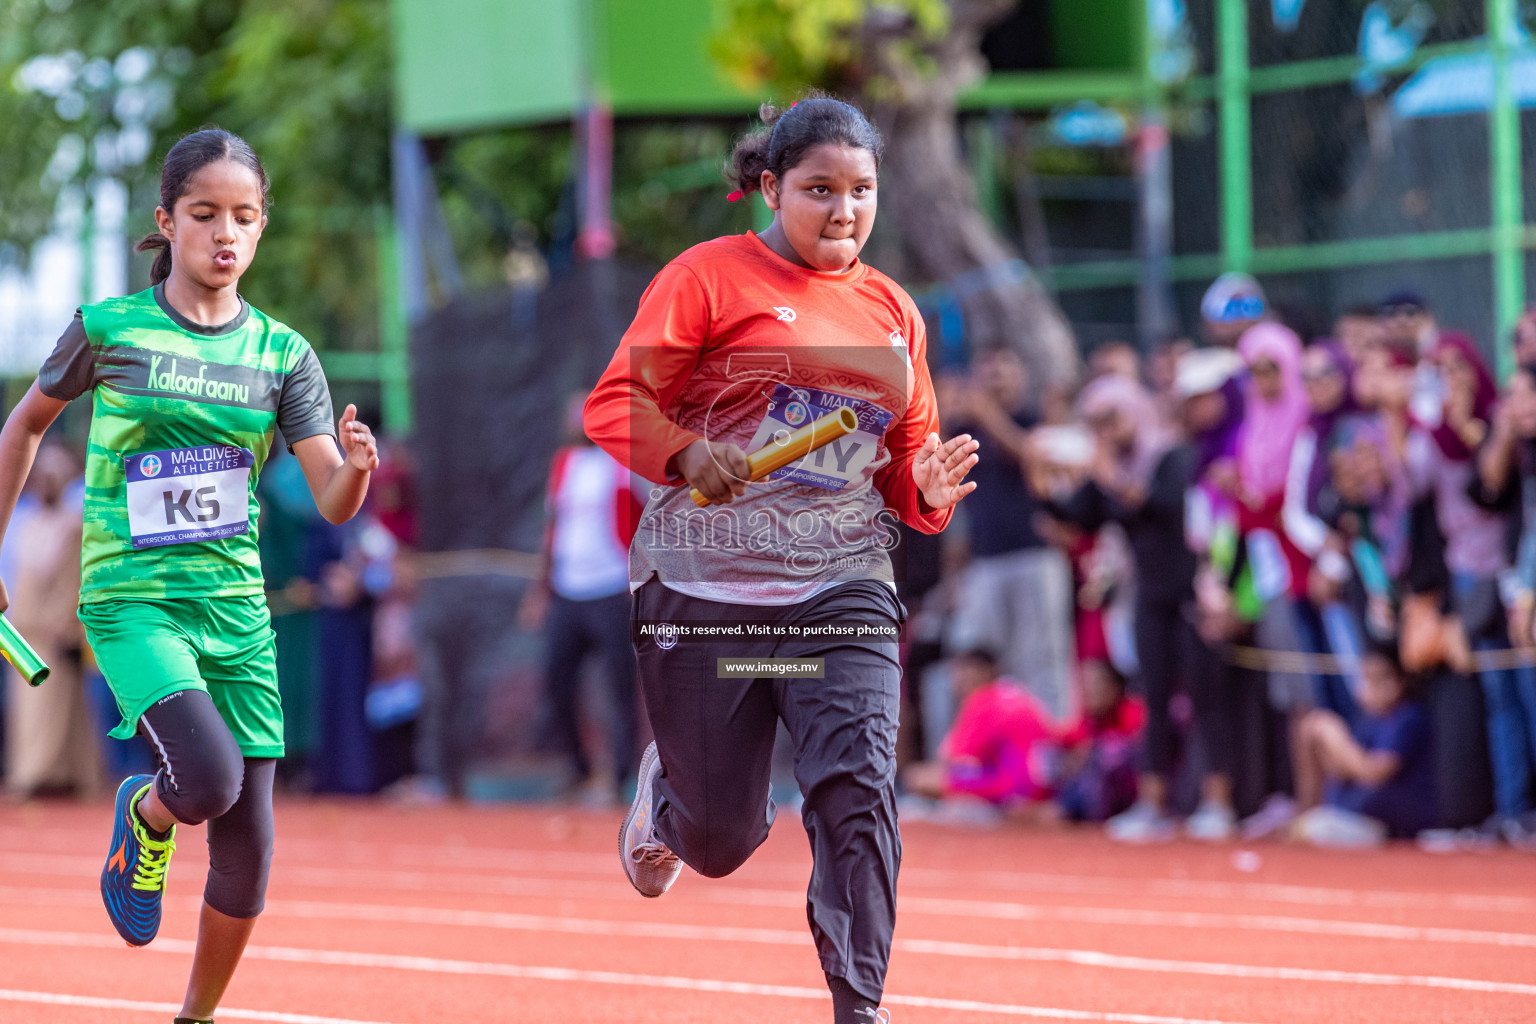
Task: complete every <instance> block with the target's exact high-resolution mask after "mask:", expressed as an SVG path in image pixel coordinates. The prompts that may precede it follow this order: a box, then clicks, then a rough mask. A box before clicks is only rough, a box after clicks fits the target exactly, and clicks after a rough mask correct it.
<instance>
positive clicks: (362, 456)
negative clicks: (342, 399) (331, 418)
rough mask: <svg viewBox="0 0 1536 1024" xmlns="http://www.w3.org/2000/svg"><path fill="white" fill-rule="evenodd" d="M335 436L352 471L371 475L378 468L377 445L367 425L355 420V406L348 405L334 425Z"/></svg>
mask: <svg viewBox="0 0 1536 1024" xmlns="http://www.w3.org/2000/svg"><path fill="white" fill-rule="evenodd" d="M336 436H337V437H339V438H340V439H341V450H342V451H344V452H346V453H347V461H348V462H350V463H351V464H352V467H353V468H354V469H360V470H362V471H363V472H364V473H371V472H373V471H374V470H376V469H378V468H379V443H378V442H377V441H375V440H374V439H373V431H371V430H369V429H368V424H366V423H360V422H358V419H357V406H355V405H349V406H347V408H346V411H345V412H343V413H342V414H341V422H340V423H338V424H337V425H336Z"/></svg>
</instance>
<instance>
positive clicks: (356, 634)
mask: <svg viewBox="0 0 1536 1024" xmlns="http://www.w3.org/2000/svg"><path fill="white" fill-rule="evenodd" d="M1201 314H1202V321H1201V328H1200V331H1199V332H1198V336H1197V337H1195V338H1191V339H1174V340H1170V341H1169V342H1168V343H1166V344H1165V345H1163V346H1162V347H1160V348H1159V349H1158V350H1157V351H1154V352H1151V353H1145V354H1144V353H1141V352H1139V351H1137V350H1136V349H1135V348H1133V347H1131V346H1129V345H1126V344H1121V343H1111V344H1106V345H1103V346H1100V347H1099V348H1098V349H1096V350H1095V351H1093V352H1092V353H1090V354H1089V358H1088V360H1087V371H1086V373H1085V376H1084V379H1083V380H1081V381H1078V382H1074V383H1072V384H1070V385H1061V384H1051V385H1049V386H1036V382H1035V381H1032V379H1031V374H1030V372H1029V369H1028V368H1027V365H1026V363H1025V361H1024V360H1023V359H1022V358H1021V357H1020V356H1019V354H1018V353H1016V352H1014V351H1012V350H1007V349H1003V350H997V351H989V352H982V353H977V354H976V355H975V356H974V358H973V359H972V360H971V362H970V363H969V365H967V366H964V367H959V368H952V369H950V370H946V371H942V372H940V373H938V374H937V375H936V387H937V390H938V393H939V401H940V404H941V413H942V416H943V419H944V422H945V429H946V432H947V433H950V434H956V433H961V432H965V433H970V434H973V435H975V436H977V437H979V438H980V439H981V441H982V448H981V452H980V463H979V464H978V466H977V467H976V469H975V470H974V472H973V474H972V478H973V479H975V480H976V481H977V483H978V484H979V487H978V489H977V490H976V491H975V493H973V494H972V495H971V496H970V497H969V498H967V499H966V501H965V502H963V503H962V505H961V508H960V514H959V515H958V516H957V518H956V522H955V525H954V526H953V527H952V528H951V529H950V530H949V531H948V532H946V533H945V534H943V535H940V536H937V537H927V536H922V535H918V534H915V533H911V532H904V534H903V539H902V544H901V545H900V547H899V557H898V564H899V565H900V572H899V580H898V586H899V587H900V589H901V591H902V597H903V600H904V601H905V603H906V605H907V607H908V609H909V612H910V619H909V623H908V629H907V635H906V639H905V641H904V645H903V655H904V658H905V661H906V674H905V691H906V692H905V707H904V709H903V716H902V729H903V739H902V745H901V751H900V762H901V765H902V768H901V776H900V778H901V783H902V787H903V792H904V800H905V804H904V813H905V814H908V815H918V816H921V815H927V816H930V817H934V818H939V819H945V818H958V819H960V820H966V821H1000V820H1004V819H1007V818H1009V817H1014V816H1022V817H1025V818H1029V819H1034V820H1039V819H1048V820H1052V821H1056V820H1062V819H1065V820H1071V821H1081V822H1091V823H1102V826H1103V827H1104V828H1105V829H1106V830H1107V832H1108V834H1109V835H1110V836H1111V837H1113V838H1115V839H1117V840H1121V841H1126V842H1156V841H1163V840H1169V839H1172V838H1174V837H1176V836H1179V835H1181V834H1182V835H1187V836H1189V837H1192V838H1195V839H1200V840H1207V841H1218V842H1219V841H1234V840H1239V839H1241V840H1244V841H1252V840H1257V839H1260V838H1264V837H1270V836H1273V837H1286V838H1291V839H1295V840H1300V841H1307V842H1313V843H1317V844H1321V845H1333V846H1358V845H1374V844H1377V843H1380V842H1384V841H1386V840H1387V839H1389V838H1394V837H1397V838H1411V839H1414V840H1416V841H1417V842H1419V843H1420V844H1421V845H1424V846H1426V847H1428V848H1432V849H1464V848H1473V847H1485V846H1488V845H1492V844H1497V843H1509V844H1512V845H1514V846H1517V847H1521V848H1527V849H1532V850H1536V815H1533V813H1532V783H1533V775H1536V635H1533V619H1536V311H1533V312H1532V313H1529V314H1527V316H1525V317H1524V318H1522V319H1521V321H1520V323H1519V325H1518V327H1517V328H1516V330H1515V334H1514V337H1513V338H1512V339H1509V342H1508V344H1509V345H1511V346H1512V349H1513V353H1514V360H1513V363H1514V366H1515V369H1514V372H1513V373H1512V375H1511V376H1509V378H1508V380H1507V382H1506V384H1505V386H1504V387H1503V388H1502V390H1501V389H1500V388H1499V387H1498V385H1497V383H1496V377H1495V374H1494V373H1493V372H1492V370H1491V369H1490V363H1489V355H1488V353H1487V352H1486V351H1485V350H1484V348H1483V347H1481V346H1479V344H1477V342H1475V341H1474V340H1473V339H1472V338H1470V337H1468V336H1467V335H1466V334H1464V333H1461V332H1459V331H1457V330H1455V329H1453V328H1451V327H1449V326H1447V325H1442V324H1440V323H1439V322H1438V321H1437V320H1436V317H1435V315H1434V311H1433V310H1432V309H1431V308H1430V306H1429V304H1428V303H1427V302H1426V301H1425V299H1424V298H1423V296H1421V295H1418V294H1415V293H1412V292H1407V291H1403V292H1398V293H1396V294H1392V295H1389V296H1386V297H1385V298H1383V299H1382V300H1381V301H1379V302H1377V303H1375V304H1373V305H1368V306H1360V307H1355V308H1351V309H1350V310H1348V311H1347V312H1345V313H1344V315H1342V316H1340V317H1338V318H1337V320H1336V321H1334V322H1333V323H1332V324H1331V325H1330V326H1329V327H1328V328H1327V329H1326V330H1319V329H1317V328H1316V327H1311V328H1309V327H1307V326H1305V324H1304V323H1303V322H1301V321H1305V320H1307V319H1308V318H1306V317H1295V316H1288V315H1283V314H1282V313H1281V312H1277V310H1276V309H1274V308H1273V307H1272V306H1271V304H1270V303H1269V301H1268V300H1267V298H1266V296H1265V293H1264V291H1263V289H1262V287H1261V286H1260V284H1259V283H1258V282H1257V281H1255V280H1254V279H1252V278H1250V277H1246V276H1243V275H1226V276H1223V277H1222V278H1221V279H1219V280H1218V281H1216V282H1215V283H1214V284H1213V285H1212V286H1211V288H1210V289H1209V291H1208V292H1207V293H1206V295H1205V298H1204V301H1203V302H1202V305H1201ZM579 410H580V396H575V397H573V399H572V400H571V403H570V408H569V409H568V410H567V421H568V422H567V424H566V435H567V436H566V442H565V444H564V446H563V447H561V448H560V449H559V451H558V452H556V454H555V456H554V459H553V462H552V464H551V467H550V475H549V481H548V488H547V497H546V520H547V529H546V531H545V536H544V545H543V551H542V553H541V555H540V557H539V558H538V560H537V565H538V567H539V568H538V570H537V572H536V573H534V576H535V578H533V579H531V580H529V581H528V585H527V588H526V591H525V595H524V599H523V604H522V609H521V614H520V616H519V621H518V622H517V623H511V622H509V623H507V626H506V628H507V630H509V631H511V630H520V631H522V632H523V633H524V634H527V635H529V636H535V637H538V638H540V639H541V640H542V647H541V649H540V650H539V651H538V652H536V653H533V654H531V655H530V656H529V657H528V659H527V660H528V661H529V662H530V671H529V672H528V673H527V675H526V676H523V677H518V678H525V679H529V680H536V682H532V683H531V685H532V687H534V688H537V689H538V690H539V695H538V703H539V708H540V710H539V713H538V715H537V718H538V722H537V725H536V726H535V727H534V728H533V730H532V731H533V732H534V733H536V734H537V735H536V739H537V747H538V751H537V753H538V754H542V756H543V757H544V759H545V760H546V761H549V762H551V763H554V764H555V765H557V766H558V767H557V769H556V772H555V774H556V775H557V782H556V784H554V785H553V786H550V787H546V788H544V789H542V790H539V792H543V793H545V794H549V793H556V794H563V795H565V796H566V797H569V798H575V799H581V800H583V801H588V802H596V803H600V804H611V803H613V802H615V801H618V800H621V799H622V798H623V796H624V793H625V789H626V787H628V786H631V785H633V773H634V770H635V762H636V756H637V751H638V749H639V748H640V746H641V745H642V744H643V741H644V739H645V736H644V733H645V720H644V714H643V709H641V708H640V707H639V706H638V699H637V696H636V692H635V678H634V658H633V653H632V651H631V649H630V645H629V642H628V641H629V637H628V569H627V549H628V543H629V539H630V537H631V536H632V535H633V532H634V529H635V526H636V523H637V522H638V518H639V513H640V509H641V503H642V500H643V498H644V495H645V493H646V490H647V487H648V485H645V484H643V482H640V481H637V480H636V479H635V478H633V477H632V476H631V475H630V474H629V473H627V472H625V471H623V470H622V469H621V468H620V467H619V466H618V465H617V464H616V463H614V462H613V460H612V459H610V458H609V457H608V456H606V455H605V454H604V453H602V452H601V451H600V450H599V449H597V448H595V447H593V446H592V445H590V443H588V442H587V441H586V439H585V438H584V437H583V436H582V434H581V430H580V419H579ZM280 448H281V446H278V447H277V448H275V449H274V452H275V453H277V452H278V451H279V449H280ZM80 473H81V463H80V460H79V458H78V454H77V453H75V452H72V451H70V450H69V449H68V448H67V447H64V446H62V445H59V444H50V445H48V446H46V447H45V448H44V450H43V452H42V453H41V454H40V456H39V459H38V463H37V468H36V470H35V472H34V473H33V476H32V479H31V480H30V481H29V484H28V488H27V492H26V495H25V496H24V499H23V501H22V503H21V506H20V507H19V508H18V511H17V514H16V516H15V518H14V520H13V522H12V524H11V529H10V534H9V535H8V536H7V537H6V538H5V542H4V544H3V546H0V576H3V577H4V579H5V581H6V584H7V586H8V588H9V590H10V594H11V597H12V610H11V612H10V617H11V619H12V621H13V622H14V624H15V625H16V626H17V627H18V628H19V629H20V630H21V631H22V633H23V634H24V635H26V636H27V637H28V638H29V639H30V640H31V642H32V643H33V644H34V645H35V646H36V647H37V648H38V649H39V652H40V653H41V654H42V655H43V657H44V658H45V660H47V661H48V663H49V664H50V665H51V666H53V672H54V675H53V678H52V679H51V680H50V681H49V682H48V683H47V684H45V685H44V686H42V687H40V688H37V689H30V688H28V687H27V686H26V685H25V684H24V683H23V682H21V681H20V680H19V679H18V678H17V677H16V676H15V674H14V673H10V675H9V679H8V684H7V687H6V690H5V694H4V699H3V701H0V711H3V716H4V721H5V730H4V741H3V745H4V753H5V756H4V783H5V788H6V791H7V792H8V793H9V794H10V795H11V796H12V797H15V798H23V799H25V798H28V797H33V796H47V795H63V794H76V795H83V796H90V795H94V794H97V793H99V792H100V791H101V786H102V784H103V782H104V779H106V778H110V777H112V776H115V775H121V774H122V773H123V772H124V771H127V770H131V769H134V768H136V767H140V766H142V765H144V764H145V763H146V757H147V754H146V752H145V751H144V750H143V749H142V747H141V746H140V745H136V744H123V743H118V742H116V741H110V740H105V739H102V736H103V735H104V733H105V731H106V724H108V723H110V722H111V721H112V720H113V719H114V717H115V710H114V709H113V708H112V698H111V695H110V693H109V691H108V690H107V688H106V686H105V683H104V681H103V680H102V679H101V677H100V675H99V673H97V672H96V670H95V667H94V665H93V664H92V661H91V658H90V652H89V651H88V650H86V649H85V646H84V642H83V637H82V635H81V632H80V628H79V624H78V621H77V619H76V617H75V615H74V605H75V602H76V599H77V596H78V585H79V572H78V564H79V534H80V514H81V513H80V509H81V500H80V498H81V489H82V486H83V485H82V481H81V479H80ZM260 497H261V499H262V504H263V513H262V520H261V546H262V557H263V563H264V568H265V571H266V575H267V582H268V587H269V598H270V603H271V606H272V611H273V624H274V629H275V631H276V633H277V640H278V657H279V674H280V679H281V685H282V687H283V690H284V693H283V698H284V706H285V715H286V718H287V733H288V747H289V756H288V757H287V758H286V759H285V760H284V762H283V766H282V773H283V776H284V778H285V779H286V781H287V783H288V784H289V785H290V786H291V787H294V788H301V789H305V790H308V791H314V792H324V793H354V794H362V793H374V792H379V791H381V790H392V791H393V792H395V793H396V794H400V795H404V796H410V797H416V798H427V799H438V798H443V797H451V796H462V795H464V793H463V789H462V780H459V781H457V782H456V781H454V780H453V779H439V778H434V774H433V771H432V766H433V765H436V764H439V763H441V762H443V761H444V760H445V758H444V756H443V751H442V750H437V752H436V753H434V752H433V751H434V749H436V748H435V747H434V743H436V744H437V746H439V747H441V746H443V745H444V744H449V745H452V746H455V748H456V749H457V747H460V746H463V745H464V743H466V742H469V743H470V746H469V748H467V749H465V750H460V751H459V754H461V755H463V756H462V757H458V760H467V759H468V758H470V757H471V755H473V754H474V753H475V750H477V749H479V747H477V746H476V743H478V742H479V741H478V740H475V738H474V737H472V736H471V737H469V739H468V740H464V739H463V738H462V737H461V738H460V739H452V738H445V737H448V732H445V730H448V728H449V725H450V724H451V723H452V722H460V723H462V722H469V723H471V724H472V725H473V726H474V730H478V732H480V733H483V732H485V731H486V722H485V717H484V708H483V707H477V708H475V709H470V710H466V709H464V708H456V707H449V706H447V705H451V704H453V703H454V702H455V701H459V700H461V698H460V697H455V696H454V694H455V693H458V692H459V690H458V689H456V688H455V687H454V686H453V685H452V684H451V681H449V680H445V679H440V678H437V677H438V676H441V675H442V674H443V672H444V671H445V669H443V667H442V666H438V665H435V664H434V663H433V662H434V659H432V658H430V657H427V656H426V655H425V654H423V650H424V649H425V648H423V646H422V645H421V644H420V643H418V642H416V641H417V639H418V637H419V623H417V624H416V625H413V616H415V615H416V614H417V613H418V611H419V610H417V609H414V608H413V601H414V595H415V593H416V590H417V585H418V584H417V581H418V577H419V576H420V574H421V572H422V569H421V566H422V565H423V564H424V561H423V559H422V558H419V557H416V556H414V554H413V553H414V551H415V549H416V547H417V543H418V538H417V533H418V527H417V516H416V504H415V494H414V487H413V483H412V471H411V461H410V457H409V454H408V452H407V450H406V449H405V448H404V447H403V446H401V445H399V444H390V445H387V446H386V449H385V452H384V461H383V465H382V466H381V468H380V470H379V472H378V473H377V474H376V475H375V479H374V482H373V488H372V492H371V494H370V498H369V502H368V505H367V506H366V508H365V511H364V514H362V515H360V516H359V517H358V518H357V519H356V520H354V521H353V522H352V523H349V524H348V525H347V526H344V527H333V526H330V525H329V524H326V523H325V522H324V521H323V520H321V519H320V517H319V515H318V514H317V513H316V512H315V509H314V503H313V501H312V500H311V498H310V495H309V492H308V487H307V485H306V484H305V482H304V479H303V474H302V472H301V471H300V469H299V467H298V464H297V462H296V461H295V460H294V459H292V458H290V457H286V456H283V455H281V454H276V455H275V456H274V459H273V461H272V462H271V463H270V464H269V465H268V467H267V468H266V470H265V472H264V473H263V475H262V479H261V485H260ZM429 558H430V556H429ZM429 558H428V560H429ZM530 564H532V561H531V560H530ZM485 696H486V695H484V694H481V695H479V696H478V697H477V698H476V699H477V700H484V699H485ZM593 698H596V702H595V703H594V700H593ZM530 703H531V702H530ZM454 728H455V729H457V728H458V727H457V726H454ZM461 731H462V730H461ZM453 735H454V736H459V733H458V732H454V733H453ZM482 738H483V737H482ZM470 741H473V742H470ZM456 756H457V755H456Z"/></svg>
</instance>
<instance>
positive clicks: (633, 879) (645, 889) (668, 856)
mask: <svg viewBox="0 0 1536 1024" xmlns="http://www.w3.org/2000/svg"><path fill="white" fill-rule="evenodd" d="M660 774H661V757H660V756H658V755H657V753H656V744H654V743H652V744H651V745H650V746H648V747H646V748H645V756H644V757H642V758H641V759H640V780H639V784H638V785H637V786H636V787H635V801H634V803H632V804H630V805H629V813H628V814H627V815H625V816H624V824H622V825H620V826H619V859H620V860H622V861H623V862H624V875H625V877H627V878H628V879H629V884H630V885H632V886H634V887H635V891H636V892H638V893H639V894H640V895H641V896H648V897H652V898H654V897H656V896H660V895H661V894H662V893H664V892H666V891H667V890H668V889H670V888H672V883H673V882H675V881H677V876H678V875H680V874H681V873H682V871H683V862H682V860H681V859H680V858H679V857H678V855H677V854H675V853H673V852H672V851H671V850H669V849H667V847H666V845H665V844H664V843H662V841H661V840H660V839H657V838H656V829H655V825H656V822H655V818H654V816H653V814H652V808H651V805H652V803H653V802H654V800H655V797H654V796H653V795H652V794H653V793H654V792H655V783H656V777H657V776H658V775H660Z"/></svg>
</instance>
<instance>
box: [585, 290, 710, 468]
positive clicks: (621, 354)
mask: <svg viewBox="0 0 1536 1024" xmlns="http://www.w3.org/2000/svg"><path fill="white" fill-rule="evenodd" d="M709 304H710V303H709V296H708V294H707V293H706V292H705V290H704V286H703V284H702V283H701V282H700V281H699V278H698V276H697V275H696V274H695V273H694V272H693V271H692V270H691V269H689V268H688V267H687V266H685V265H683V264H680V263H671V264H668V265H667V266H666V267H664V268H662V271H661V273H659V274H657V275H656V280H654V281H652V282H651V286H650V287H649V288H647V289H646V290H645V295H643V296H642V297H641V299H640V308H639V310H638V311H637V312H636V314H635V321H634V323H633V324H631V325H630V328H629V330H627V331H625V332H624V337H623V339H622V340H621V341H620V342H619V348H618V351H617V352H615V353H614V354H613V359H612V360H611V361H610V362H609V363H608V368H607V370H605V371H604V372H603V376H602V379H601V380H599V381H598V382H597V386H596V387H595V388H593V389H592V394H591V395H590V396H589V397H588V398H587V404H586V409H585V415H584V416H583V426H584V427H585V429H586V432H587V436H588V437H589V438H591V439H592V442H593V443H594V444H596V445H597V446H598V447H599V448H602V449H603V450H604V451H606V452H607V453H608V454H609V455H612V456H613V457H614V458H615V459H616V460H618V462H619V464H620V465H622V466H624V467H625V468H627V469H629V470H630V471H631V472H633V473H634V474H635V475H636V476H639V477H642V478H643V479H646V480H650V481H651V482H653V483H675V482H676V481H677V479H678V478H679V477H681V476H683V473H682V467H681V466H680V465H678V462H680V461H682V460H681V459H680V458H676V457H677V456H679V454H680V453H681V452H682V451H683V450H684V449H685V448H687V447H688V446H689V445H691V444H693V443H694V442H695V441H698V440H701V438H700V437H699V435H697V434H695V433H693V432H691V431H688V430H684V429H683V428H682V427H680V426H678V425H677V424H676V423H674V422H673V421H672V420H671V419H669V418H668V417H667V412H666V410H667V409H669V408H670V407H671V405H672V402H673V400H674V399H675V398H676V397H677V393H678V392H679V391H680V390H682V387H683V385H684V384H686V383H687V382H688V379H689V377H691V376H692V375H693V373H694V371H695V370H696V369H697V368H698V365H699V356H700V353H701V352H702V351H703V348H704V344H705V339H706V338H707V337H708V335H709V321H710V314H709ZM674 460H675V461H674Z"/></svg>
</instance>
